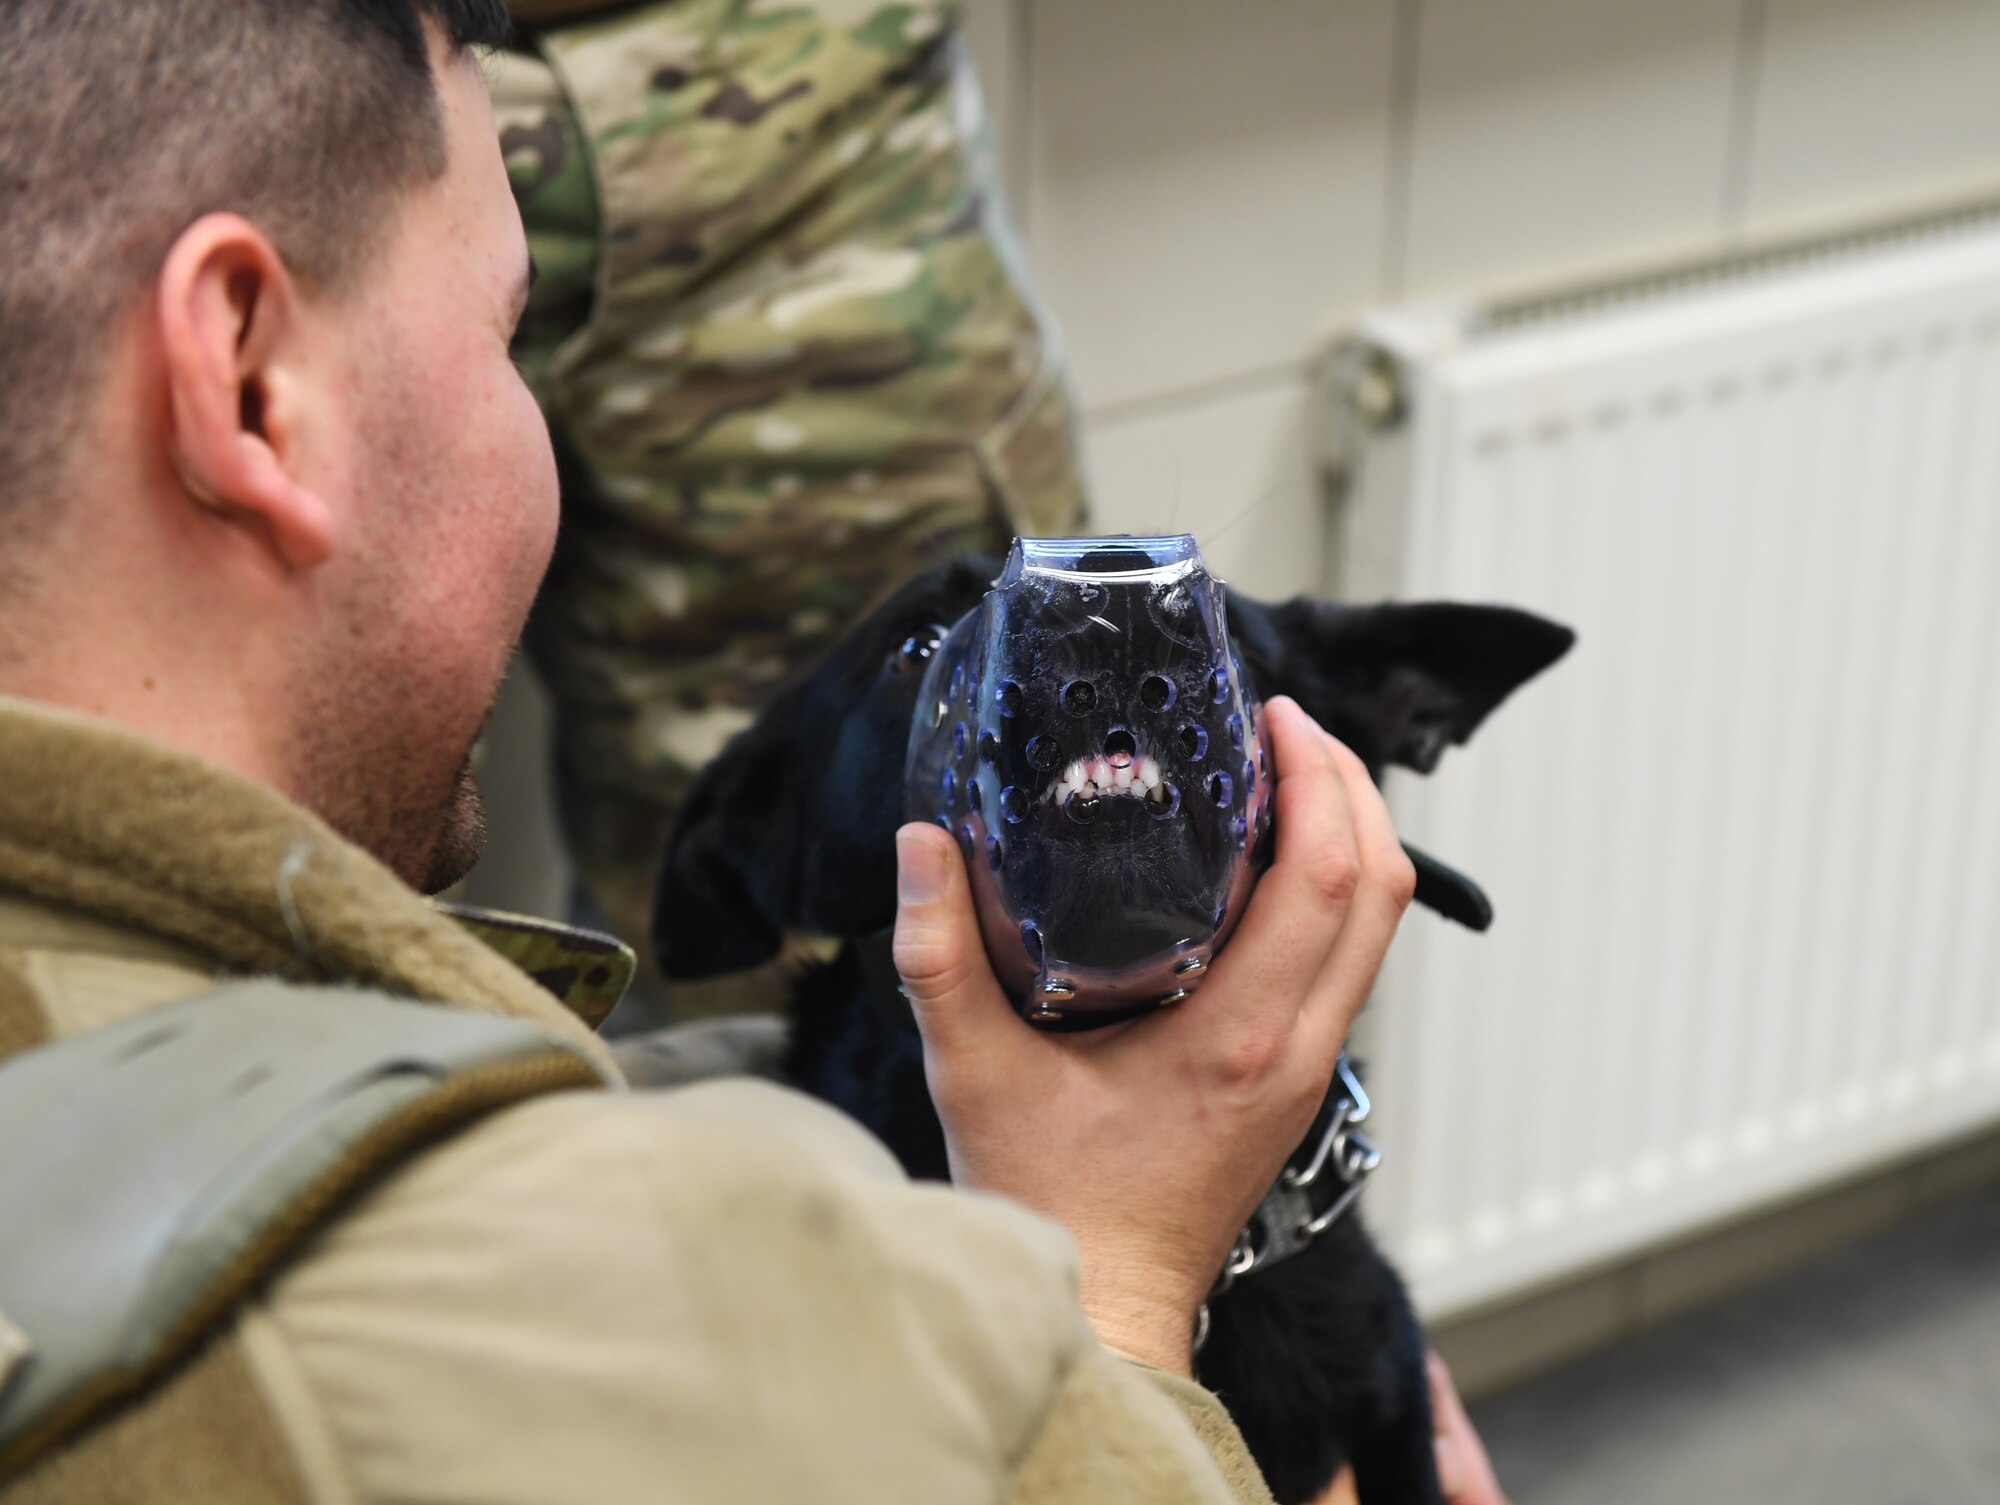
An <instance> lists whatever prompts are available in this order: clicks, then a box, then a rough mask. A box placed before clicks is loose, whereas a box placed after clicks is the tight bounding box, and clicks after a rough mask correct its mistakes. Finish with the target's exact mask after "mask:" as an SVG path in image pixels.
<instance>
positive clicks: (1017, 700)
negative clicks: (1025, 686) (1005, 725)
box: [993, 679, 1021, 716]
mask: <svg viewBox="0 0 2000 1505" xmlns="http://www.w3.org/2000/svg"><path fill="white" fill-rule="evenodd" d="M993 703H994V704H995V705H997V706H999V707H1000V714H1001V715H1003V716H1018V715H1020V714H1021V687H1020V686H1019V685H1017V684H1015V683H1014V681H1013V680H1011V679H1003V680H1001V681H1000V686H999V688H998V689H996V690H995V691H994V692H993Z"/></svg>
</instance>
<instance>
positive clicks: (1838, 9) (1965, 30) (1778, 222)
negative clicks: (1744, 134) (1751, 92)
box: [1747, 0, 2000, 232]
mask: <svg viewBox="0 0 2000 1505" xmlns="http://www.w3.org/2000/svg"><path fill="white" fill-rule="evenodd" d="M1769 3H1770V11H1769V14H1768V17H1767V20H1766V24H1765V28H1764V41H1763V48H1762V58H1761V61H1760V64H1759V69H1758V73H1759V83H1758V88H1757V93H1756V105H1755V109H1754V111H1753V114H1752V119H1751V135H1750V156H1749V179H1748V187H1749V194H1748V199H1747V210H1748V215H1747V226H1748V228H1749V229H1750V230H1752V231H1753V232H1756V231H1762V230H1771V229H1782V228H1785V227H1788V226H1790V225H1793V224H1796V223H1800V222H1810V221H1814V220H1825V219H1832V218H1839V217H1846V216H1866V215H1870V214H1876V213H1880V212H1881V211H1882V210H1883V209H1885V208H1887V207H1893V206H1897V205H1902V204H1910V203H1919V202H1922V201H1924V200H1927V199H1939V198H1948V197H1951V196H1954V195H1960V194H1969V193H1976V192H1979V191H1982V190H1987V189H1993V188H1996V187H2000V5H1996V4H1994V3H1993V0H1893V3H1890V0H1769Z"/></svg>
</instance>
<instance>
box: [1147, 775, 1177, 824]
mask: <svg viewBox="0 0 2000 1505" xmlns="http://www.w3.org/2000/svg"><path fill="white" fill-rule="evenodd" d="M1180 808H1181V792H1180V790H1179V789H1178V788H1176V787H1175V786H1174V785H1172V784H1168V783H1164V782H1162V783H1161V785H1160V797H1159V798H1158V799H1157V800H1155V801H1153V818H1154V819H1155V820H1165V819H1166V818H1167V817H1168V816H1169V815H1173V814H1176V813H1177V812H1178V811H1179V810H1180Z"/></svg>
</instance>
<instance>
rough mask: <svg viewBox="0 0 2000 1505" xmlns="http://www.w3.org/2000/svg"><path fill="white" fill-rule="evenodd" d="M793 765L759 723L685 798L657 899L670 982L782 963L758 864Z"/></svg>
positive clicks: (663, 964)
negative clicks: (778, 793)
mask: <svg viewBox="0 0 2000 1505" xmlns="http://www.w3.org/2000/svg"><path fill="white" fill-rule="evenodd" d="M790 763H791V758H790V756H789V748H788V744H787V740H786V739H785V738H784V736H783V734H782V732H780V731H779V730H778V728H776V727H772V726H767V725H766V724H765V723H762V722H760V723H759V724H758V725H756V726H753V727H752V728H751V729H750V730H749V731H747V732H744V733H742V734H741V735H740V736H738V737H736V738H735V739H734V740H733V741H732V742H730V744H729V746H728V747H727V748H726V749H725V750H724V752H723V755H722V756H721V757H718V758H716V759H715V760H714V761H713V762H711V763H710V764H709V765H708V767H707V768H706V769H704V770H703V771H702V773H701V775H700V777H698V778H697V779H696V780H695V782H694V786H693V787H692V788H691V789H690V790H689V791H688V796H687V799H686V800H685V801H684V802H683V803H682V805H681V812H680V817H679V819H678V820H677V821H676V822H675V824H674V833H673V836H672V837H671V838H670V839H669V840H668V842H667V850H666V854H665V857H664V858H663V860H662V862H661V864H660V879H659V884H658V886H657V887H656V888H655V889H654V892H653V954H654V955H655V956H657V957H658V958H659V962H660V970H661V971H663V972H665V973H666V975H667V976H668V977H672V978H677V979H681V980H685V981H691V980H694V979H698V978H703V977H716V976H719V975H721V974H723V973H725V972H740V971H742V970H744V969H745V968H748V967H755V966H759V965H761V964H762V963H764V962H767V961H769V960H770V959H771V958H772V957H774V956H776V955H777V954H778V947H779V944H780V942H781V940H782V929H783V917H782V916H781V915H780V914H779V912H778V907H777V904H778V901H777V897H776V895H774V894H773V893H772V892H770V885H769V877H770V875H769V873H768V871H767V870H766V868H765V866H764V864H763V863H762V861H761V860H760V854H761V853H762V851H763V849H764V847H765V845H766V835H767V833H766V831H765V829H764V828H765V826H766V825H767V824H768V823H769V822H770V821H771V820H772V819H773V816H774V811H773V804H774V801H773V799H772V792H773V791H774V790H778V789H782V788H784V787H785V784H784V780H785V779H786V778H787V776H788V774H789V767H790Z"/></svg>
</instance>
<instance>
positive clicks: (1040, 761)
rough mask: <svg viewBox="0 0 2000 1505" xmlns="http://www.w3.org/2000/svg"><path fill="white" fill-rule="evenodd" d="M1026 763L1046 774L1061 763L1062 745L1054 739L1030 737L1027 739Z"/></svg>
mask: <svg viewBox="0 0 2000 1505" xmlns="http://www.w3.org/2000/svg"><path fill="white" fill-rule="evenodd" d="M1028 761H1029V762H1030V763H1032V764H1034V765H1035V767H1037V768H1039V769H1040V770H1041V771H1042V772H1043V773H1047V772H1048V771H1049V770H1050V769H1051V768H1054V767H1055V766H1056V764H1058V763H1060V762H1062V744H1061V743H1060V742H1058V741H1056V739H1055V738H1054V737H1048V736H1043V737H1030V738H1029V739H1028Z"/></svg>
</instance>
